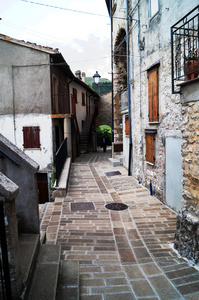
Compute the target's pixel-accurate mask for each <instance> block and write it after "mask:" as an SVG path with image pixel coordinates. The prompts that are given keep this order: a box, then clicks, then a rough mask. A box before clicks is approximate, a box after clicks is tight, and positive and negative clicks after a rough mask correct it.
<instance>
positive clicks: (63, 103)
mask: <svg viewBox="0 0 199 300" xmlns="http://www.w3.org/2000/svg"><path fill="white" fill-rule="evenodd" d="M67 111H68V110H67V95H64V94H54V95H53V96H52V114H66V113H67Z"/></svg>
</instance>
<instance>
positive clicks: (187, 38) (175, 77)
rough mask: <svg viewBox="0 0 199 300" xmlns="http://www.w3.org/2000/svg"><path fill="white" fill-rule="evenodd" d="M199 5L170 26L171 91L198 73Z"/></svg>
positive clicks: (177, 91) (176, 90) (178, 88)
mask: <svg viewBox="0 0 199 300" xmlns="http://www.w3.org/2000/svg"><path fill="white" fill-rule="evenodd" d="M198 47H199V5H198V6H197V7H195V8H194V9H193V10H192V11H190V12H189V13H188V14H187V15H186V16H184V17H183V18H182V19H181V20H179V21H178V22H177V23H176V24H175V25H173V26H172V27H171V68H172V70H171V71H172V74H171V76H172V93H173V94H176V93H181V88H180V84H181V83H182V82H184V81H189V80H193V79H195V78H197V77H198V75H199V56H198V55H199V53H198Z"/></svg>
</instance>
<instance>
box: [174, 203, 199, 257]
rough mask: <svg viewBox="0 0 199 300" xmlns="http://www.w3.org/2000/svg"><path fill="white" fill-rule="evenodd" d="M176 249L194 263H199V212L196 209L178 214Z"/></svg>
mask: <svg viewBox="0 0 199 300" xmlns="http://www.w3.org/2000/svg"><path fill="white" fill-rule="evenodd" d="M174 248H175V249H176V250H178V252H179V253H180V255H182V256H183V257H186V258H187V259H189V260H191V261H193V262H194V263H197V262H198V261H199V210H197V211H196V210H195V209H194V207H190V208H189V209H188V211H187V210H186V209H184V210H182V212H181V213H179V214H178V217H177V225H176V233H175V243H174Z"/></svg>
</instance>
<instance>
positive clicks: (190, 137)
mask: <svg viewBox="0 0 199 300" xmlns="http://www.w3.org/2000/svg"><path fill="white" fill-rule="evenodd" d="M198 92H199V91H198ZM182 114H183V127H182V134H183V144H182V156H183V195H182V197H183V206H184V207H185V208H189V207H190V206H193V207H194V208H196V209H198V208H199V101H197V102H189V103H187V104H184V105H183V107H182Z"/></svg>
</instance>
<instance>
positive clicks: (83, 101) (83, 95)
mask: <svg viewBox="0 0 199 300" xmlns="http://www.w3.org/2000/svg"><path fill="white" fill-rule="evenodd" d="M82 105H83V106H85V105H86V102H85V93H82Z"/></svg>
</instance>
